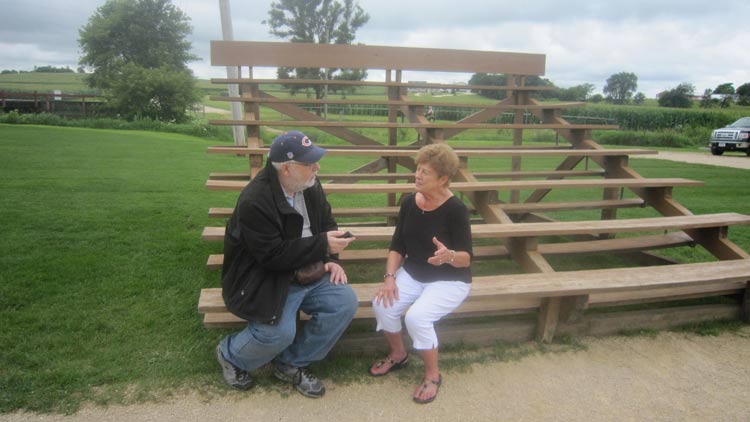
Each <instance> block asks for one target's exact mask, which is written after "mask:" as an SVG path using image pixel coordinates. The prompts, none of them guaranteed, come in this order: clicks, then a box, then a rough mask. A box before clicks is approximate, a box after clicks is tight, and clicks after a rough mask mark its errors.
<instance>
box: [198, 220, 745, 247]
mask: <svg viewBox="0 0 750 422" xmlns="http://www.w3.org/2000/svg"><path fill="white" fill-rule="evenodd" d="M745 224H750V216H748V215H743V214H738V213H719V214H702V215H682V216H673V217H650V218H631V219H619V220H586V221H568V222H547V223H514V224H474V225H472V226H471V233H472V237H473V238H475V239H479V238H506V237H538V236H570V235H586V234H602V233H632V232H641V231H654V230H659V231H660V230H691V229H702V228H710V227H724V226H730V225H745ZM339 230H345V231H346V230H348V231H351V232H352V234H354V236H355V237H357V239H359V240H372V241H376V240H390V239H391V237H392V236H393V230H394V228H393V227H351V228H349V227H346V226H342V227H339ZM202 237H203V239H204V240H223V239H224V227H206V228H204V230H203V236H202Z"/></svg>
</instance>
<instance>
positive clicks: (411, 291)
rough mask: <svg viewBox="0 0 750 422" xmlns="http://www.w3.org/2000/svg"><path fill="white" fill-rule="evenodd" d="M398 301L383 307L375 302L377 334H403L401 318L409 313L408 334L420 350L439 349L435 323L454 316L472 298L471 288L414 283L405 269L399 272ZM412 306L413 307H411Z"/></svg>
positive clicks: (460, 284) (444, 283)
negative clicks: (460, 306)
mask: <svg viewBox="0 0 750 422" xmlns="http://www.w3.org/2000/svg"><path fill="white" fill-rule="evenodd" d="M396 286H397V287H398V300H397V301H395V302H394V303H393V306H389V307H387V308H386V307H384V306H383V304H382V303H381V304H380V305H378V304H377V303H375V302H376V301H375V300H373V301H372V308H373V311H374V312H375V318H376V319H377V322H378V325H377V328H376V330H377V331H381V330H385V331H386V332H389V333H399V332H401V315H403V313H404V312H405V311H406V310H407V308H408V311H407V312H406V317H405V318H404V322H405V323H406V330H407V331H408V332H409V336H410V337H411V339H412V343H413V345H414V348H415V349H417V350H430V349H434V348H437V346H438V340H437V334H435V326H434V324H435V322H437V321H439V320H440V319H441V318H442V317H444V316H446V315H448V314H449V313H451V312H453V310H454V309H456V308H458V306H459V305H461V303H463V301H464V300H465V299H466V297H467V296H468V295H469V291H470V290H471V284H469V283H464V282H463V281H434V282H431V283H422V282H419V281H417V280H414V279H413V278H412V276H411V275H409V273H407V272H406V271H405V270H404V269H403V268H401V269H400V270H398V271H397V272H396ZM410 306H411V307H410Z"/></svg>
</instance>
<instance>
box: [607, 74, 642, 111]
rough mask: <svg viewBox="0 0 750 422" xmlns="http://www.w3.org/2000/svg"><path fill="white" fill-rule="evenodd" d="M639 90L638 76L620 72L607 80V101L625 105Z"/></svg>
mask: <svg viewBox="0 0 750 422" xmlns="http://www.w3.org/2000/svg"><path fill="white" fill-rule="evenodd" d="M636 89H638V76H636V75H635V73H630V72H620V73H616V74H614V75H612V76H610V77H609V78H607V83H606V84H605V85H604V89H603V90H602V91H603V92H604V95H606V96H607V100H608V101H611V102H612V103H615V104H625V103H627V102H628V100H630V98H631V97H632V96H633V93H634V92H635V91H636Z"/></svg>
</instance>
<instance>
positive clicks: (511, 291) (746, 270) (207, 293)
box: [198, 259, 750, 327]
mask: <svg viewBox="0 0 750 422" xmlns="http://www.w3.org/2000/svg"><path fill="white" fill-rule="evenodd" d="M748 281H750V260H748V259H739V260H732V261H716V262H703V263H697V264H676V265H664V266H654V267H633V268H616V269H606V270H580V271H565V272H556V273H552V274H512V275H500V276H484V277H474V282H473V283H472V288H471V292H470V294H469V297H468V298H467V301H466V302H465V303H464V304H463V305H462V306H461V307H459V308H458V309H456V311H454V312H453V313H454V314H462V313H471V314H475V313H478V312H495V311H502V310H510V309H514V308H516V309H530V308H532V307H536V306H538V302H537V300H538V299H539V298H544V297H564V296H580V295H591V297H594V296H596V295H597V294H602V293H605V294H611V293H621V292H628V291H648V290H652V291H654V292H656V291H659V290H660V293H664V294H666V295H667V296H666V297H669V295H673V294H675V290H674V289H673V288H682V289H684V288H688V289H690V288H693V287H696V288H697V290H696V291H702V292H703V293H706V292H710V291H711V289H712V288H713V287H712V286H713V285H719V286H720V288H721V289H722V290H728V289H736V288H740V289H741V288H742V286H743V285H745V284H746V283H747V282H748ZM351 286H352V288H353V289H354V291H355V293H356V295H357V300H358V303H359V308H360V309H359V310H358V313H357V316H356V317H357V318H371V317H372V315H371V313H370V312H368V311H366V310H365V309H362V308H369V307H371V305H372V298H373V297H374V296H375V292H376V291H377V288H378V287H379V286H380V283H364V284H352V285H351ZM654 297H655V296H654ZM603 298H604V297H603V296H599V297H598V298H597V299H598V301H600V302H601V301H602V299H603ZM502 299H508V300H509V301H506V302H504V303H503V302H502ZM609 300H610V301H611V300H612V298H611V297H610V298H609ZM618 300H623V296H620V298H619V299H618ZM198 311H199V312H201V313H204V314H206V315H205V317H204V325H206V326H207V327H209V326H221V325H220V323H221V321H224V323H225V324H226V323H229V324H237V323H242V319H240V318H237V317H234V318H231V317H230V315H231V314H229V313H228V312H227V311H226V308H225V306H224V301H223V299H222V297H221V289H220V288H207V289H202V290H201V294H200V297H199V300H198ZM209 315H210V316H211V317H210V318H209Z"/></svg>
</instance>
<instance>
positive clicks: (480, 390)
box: [0, 326, 750, 422]
mask: <svg viewBox="0 0 750 422" xmlns="http://www.w3.org/2000/svg"><path fill="white" fill-rule="evenodd" d="M582 342H583V343H584V344H585V346H586V348H585V350H580V351H570V352H562V353H559V352H555V353H548V354H536V355H532V356H527V357H524V358H522V359H520V360H518V361H513V362H499V363H490V364H481V365H475V366H474V367H472V368H471V370H469V371H466V372H456V371H448V372H446V373H444V384H443V387H442V388H441V391H440V395H439V397H438V398H437V400H436V401H435V402H433V403H432V404H430V405H426V406H425V405H417V404H414V403H412V402H411V400H410V395H411V391H412V389H413V385H412V382H413V381H411V380H410V381H409V382H405V381H402V380H399V379H398V377H397V376H395V375H393V376H387V377H384V378H381V379H374V380H373V381H372V382H368V383H356V384H350V385H337V384H335V383H334V382H333V381H331V380H326V383H327V386H328V393H327V394H326V396H325V397H324V398H322V399H319V400H315V399H307V398H304V397H302V396H301V395H299V394H296V393H295V392H292V391H290V392H289V394H288V395H282V394H280V393H279V392H269V391H250V392H237V393H234V392H233V393H230V394H228V395H225V396H221V397H214V398H209V399H207V398H205V397H203V396H201V395H200V394H198V393H187V394H184V395H179V396H177V397H174V398H171V399H167V400H165V401H163V402H160V403H146V404H140V405H133V406H111V407H107V408H101V407H91V406H88V407H85V408H83V409H82V410H81V411H80V412H78V413H77V414H76V415H73V416H69V417H63V416H57V415H33V414H23V413H16V414H12V415H4V416H1V417H0V420H2V421H13V422H21V421H23V422H27V421H48V422H53V421H63V422H67V421H86V422H94V421H96V422H103V421H113V422H131V421H160V422H167V421H175V422H178V421H179V422H189V421H196V422H197V421H221V422H227V421H239V420H242V421H295V422H297V421H326V422H328V421H338V420H348V421H379V422H383V421H442V420H444V421H458V420H461V421H497V420H506V421H553V420H554V421H558V420H559V421H629V420H630V421H636V420H644V421H645V420H648V421H750V388H748V380H750V326H745V327H743V329H742V330H741V331H739V332H737V333H725V334H722V335H720V336H716V337H701V336H697V335H694V334H684V333H672V332H667V333H662V334H659V335H658V336H656V337H655V338H650V337H607V338H584V339H582ZM218 376H219V373H218V369H217V377H218ZM282 390H283V388H282Z"/></svg>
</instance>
